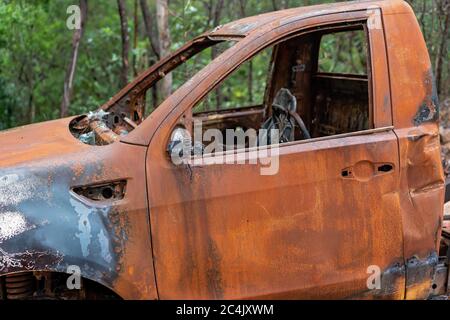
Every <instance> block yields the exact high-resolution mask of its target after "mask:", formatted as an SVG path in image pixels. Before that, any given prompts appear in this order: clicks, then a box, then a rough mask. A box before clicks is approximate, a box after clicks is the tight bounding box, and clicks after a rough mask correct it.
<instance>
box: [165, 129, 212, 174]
mask: <svg viewBox="0 0 450 320" xmlns="http://www.w3.org/2000/svg"><path fill="white" fill-rule="evenodd" d="M166 151H167V153H168V154H169V157H170V159H171V160H172V163H173V164H175V165H180V164H182V163H185V162H186V161H187V159H188V158H190V156H191V155H202V154H203V151H204V146H203V144H202V143H201V142H200V141H194V144H192V138H191V135H190V133H189V131H187V130H186V128H183V127H176V128H175V129H174V130H173V131H172V135H171V137H170V140H169V143H168V144H167V149H166Z"/></svg>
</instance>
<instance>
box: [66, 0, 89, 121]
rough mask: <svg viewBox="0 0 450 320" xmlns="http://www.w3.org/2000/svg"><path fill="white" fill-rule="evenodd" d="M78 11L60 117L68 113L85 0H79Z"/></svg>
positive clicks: (85, 6)
mask: <svg viewBox="0 0 450 320" xmlns="http://www.w3.org/2000/svg"><path fill="white" fill-rule="evenodd" d="M80 13H81V17H80V22H81V23H80V29H75V30H74V33H73V36H72V54H71V56H70V60H69V63H68V65H67V70H66V76H65V78H64V93H63V98H62V101H61V106H60V116H61V117H66V116H67V114H68V113H69V106H70V99H71V98H72V93H73V79H74V77H75V70H76V67H77V60H78V50H79V48H80V41H81V37H82V36H83V31H84V25H85V23H86V19H87V0H80Z"/></svg>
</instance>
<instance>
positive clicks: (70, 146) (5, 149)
mask: <svg viewBox="0 0 450 320" xmlns="http://www.w3.org/2000/svg"><path fill="white" fill-rule="evenodd" d="M72 119H73V117H71V118H64V119H59V120H54V121H47V122H41V123H36V124H32V125H27V126H22V127H17V128H14V129H9V130H5V131H1V132H0V145H1V150H2V152H1V153H0V167H10V166H15V165H19V164H23V163H27V162H32V161H37V160H40V159H44V158H46V159H49V158H53V157H60V156H62V155H64V154H67V153H72V152H76V151H79V150H81V149H82V148H86V147H88V146H86V145H85V144H83V143H81V142H80V141H78V140H77V139H76V138H75V137H74V136H73V135H72V134H71V133H70V131H69V123H70V121H71V120H72ZM88 148H89V147H88Z"/></svg>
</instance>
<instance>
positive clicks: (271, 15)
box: [202, 0, 406, 37]
mask: <svg viewBox="0 0 450 320" xmlns="http://www.w3.org/2000/svg"><path fill="white" fill-rule="evenodd" d="M405 4H406V3H405V2H404V1H403V0H377V1H373V0H359V1H347V2H337V3H325V4H320V5H313V6H307V7H298V8H292V9H285V10H279V11H273V12H268V13H263V14H259V15H256V16H251V17H246V18H243V19H239V20H235V21H232V22H230V23H227V24H224V25H220V26H217V27H216V28H214V29H212V30H211V31H208V32H206V33H205V34H203V35H202V36H211V37H245V36H247V35H249V34H251V33H253V32H255V31H258V30H259V29H261V28H263V27H264V26H266V25H267V24H282V23H283V22H284V21H286V20H293V19H295V20H298V19H302V18H306V17H312V16H317V15H322V14H329V13H336V12H345V11H354V10H364V9H374V8H381V9H383V8H387V7H389V9H390V10H389V11H404V10H401V9H402V8H404V6H405ZM393 9H394V10H393ZM395 9H397V10H395Z"/></svg>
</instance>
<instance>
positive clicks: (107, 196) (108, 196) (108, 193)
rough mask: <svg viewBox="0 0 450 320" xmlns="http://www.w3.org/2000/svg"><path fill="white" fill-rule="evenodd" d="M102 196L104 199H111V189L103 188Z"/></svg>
mask: <svg viewBox="0 0 450 320" xmlns="http://www.w3.org/2000/svg"><path fill="white" fill-rule="evenodd" d="M102 196H103V198H105V199H111V198H112V196H113V190H112V189H111V187H105V188H103V189H102Z"/></svg>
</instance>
